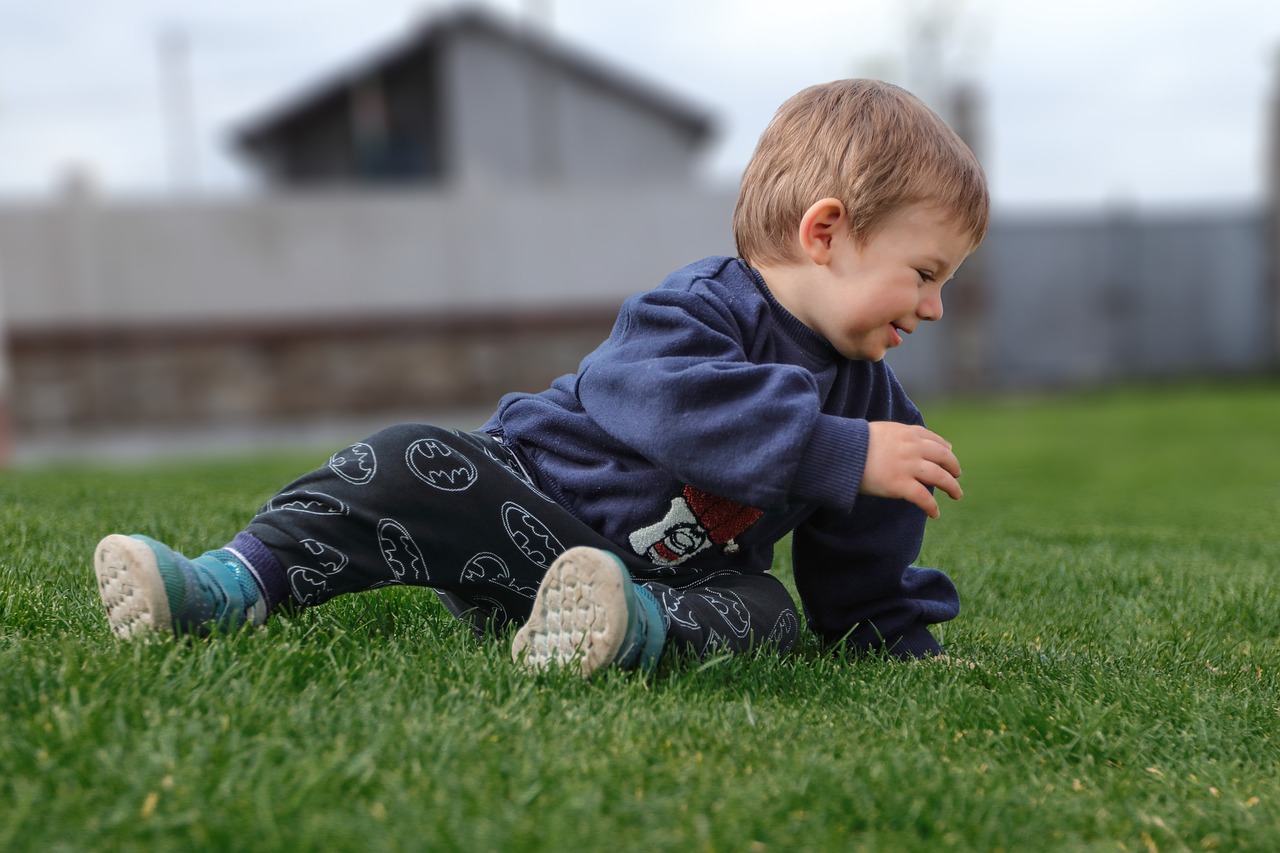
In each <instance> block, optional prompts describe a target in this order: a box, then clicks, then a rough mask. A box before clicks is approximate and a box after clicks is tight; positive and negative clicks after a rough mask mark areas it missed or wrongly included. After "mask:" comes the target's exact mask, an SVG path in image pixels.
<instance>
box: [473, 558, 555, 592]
mask: <svg viewBox="0 0 1280 853" xmlns="http://www.w3.org/2000/svg"><path fill="white" fill-rule="evenodd" d="M462 579H463V580H464V581H466V582H467V583H470V584H478V583H489V584H492V585H494V586H497V587H501V588H502V589H506V590H510V591H512V592H514V593H516V594H517V595H520V596H523V597H525V598H530V599H531V598H534V597H535V596H536V595H537V594H538V590H537V588H536V587H534V586H532V585H530V584H523V583H520V582H519V581H517V580H516V579H515V578H513V577H511V570H510V569H508V568H507V564H506V563H505V562H503V560H502V558H501V557H499V556H498V555H497V554H490V553H488V552H485V553H483V554H476V555H475V556H474V557H472V558H471V559H470V560H468V561H467V564H466V566H464V567H463V569H462Z"/></svg>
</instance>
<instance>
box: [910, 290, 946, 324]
mask: <svg viewBox="0 0 1280 853" xmlns="http://www.w3.org/2000/svg"><path fill="white" fill-rule="evenodd" d="M942 313H943V309H942V291H941V290H940V289H938V290H931V291H930V292H927V293H925V294H923V295H922V296H921V297H920V305H919V306H918V307H917V308H916V316H917V317H919V318H920V319H921V320H941V319H942Z"/></svg>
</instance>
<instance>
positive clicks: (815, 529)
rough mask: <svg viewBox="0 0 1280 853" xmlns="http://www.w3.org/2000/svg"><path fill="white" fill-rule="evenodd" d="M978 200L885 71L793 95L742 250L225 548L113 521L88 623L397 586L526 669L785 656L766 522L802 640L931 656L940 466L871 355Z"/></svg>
mask: <svg viewBox="0 0 1280 853" xmlns="http://www.w3.org/2000/svg"><path fill="white" fill-rule="evenodd" d="M988 204H989V203H988V195H987V189H986V181H985V178H984V176H983V173H982V169H981V167H980V166H979V164H978V163H977V161H976V159H975V158H974V156H973V154H972V153H971V152H970V151H969V149H968V148H967V147H966V146H965V145H964V143H963V142H962V141H961V140H960V139H959V137H958V136H956V134H955V133H954V132H952V131H951V129H950V128H948V127H947V126H946V125H945V124H944V123H943V122H942V121H941V120H940V119H939V118H938V117H937V116H936V115H935V114H934V113H933V112H931V111H930V110H929V109H928V108H927V107H926V106H925V105H924V104H923V103H921V102H920V101H919V100H917V99H916V98H914V97H913V96H911V95H910V94H908V93H907V92H905V91H903V90H901V89H899V88H898V87H896V86H892V85H889V84H886V83H881V82H878V81H871V80H844V81H838V82H835V83H830V84H827V85H822V86H815V87H812V88H809V89H806V90H805V91H803V92H800V93H799V94H797V95H795V96H794V97H792V98H791V99H790V100H788V101H787V102H786V103H785V104H783V106H782V107H781V108H780V109H779V111H778V113H777V115H776V116H775V117H774V119H773V121H772V122H771V123H770V124H769V126H768V128H767V129H766V130H765V132H764V134H763V136H762V137H761V140H760V143H759V145H758V147H757V149H756V152H755V154H754V155H753V157H752V160H751V162H750V164H749V165H748V167H747V169H746V172H745V174H744V176H743V179H742V186H741V191H740V195H739V198H738V203H737V207H736V209H735V212H734V217H733V224H734V232H735V238H736V240H737V249H738V255H739V256H738V257H737V258H728V257H712V258H706V259H704V260H701V261H698V262H696V263H693V264H691V265H689V266H687V267H685V268H683V269H681V270H677V271H676V272H675V273H672V274H671V275H670V276H669V277H668V278H667V279H666V281H664V282H663V283H662V284H661V285H660V286H659V287H657V288H655V289H654V290H651V291H649V292H646V293H642V294H639V295H637V296H633V297H632V298H630V299H629V300H627V302H626V303H625V304H624V305H623V307H622V309H621V312H620V314H619V316H618V320H617V323H616V325H615V326H614V329H613V331H612V333H611V334H610V336H609V337H608V339H607V340H606V341H605V342H604V343H603V344H601V346H600V347H599V348H598V349H597V350H595V352H593V353H591V354H590V355H588V356H587V357H586V358H585V359H584V360H583V362H582V364H581V366H580V367H579V369H578V371H577V373H574V374H569V375H566V376H562V377H560V378H559V379H557V380H555V382H553V383H552V384H551V387H550V388H548V389H547V390H546V391H543V392H542V393H539V394H524V393H520V394H509V395H507V396H506V397H504V398H503V399H502V400H501V401H500V403H499V404H498V408H497V411H496V413H495V414H494V415H493V416H492V417H491V418H490V419H489V420H488V422H487V423H485V424H484V426H483V427H481V429H480V430H478V431H476V432H474V433H466V432H460V431H454V430H446V429H440V428H435V427H431V426H425V425H419V424H402V425H399V426H394V427H391V428H389V429H385V430H382V431H381V432H378V433H376V434H375V435H373V436H371V437H370V438H368V439H366V440H365V441H363V442H360V443H357V444H354V445H351V446H350V447H347V448H345V449H343V450H341V451H339V452H338V453H336V454H334V455H333V457H331V458H330V459H329V461H328V463H327V464H326V465H324V466H323V467H322V468H320V469H319V470H317V471H315V472H313V473H311V474H308V475H306V476H304V477H302V478H300V479H299V480H297V481H295V482H294V483H292V484H290V485H288V486H286V487H285V489H284V490H283V491H281V492H280V493H279V494H278V495H276V496H275V497H274V498H272V499H271V500H270V501H269V502H268V503H267V504H266V505H265V506H264V507H262V509H261V510H260V511H259V512H258V514H257V515H256V516H255V517H254V518H253V520H252V521H251V522H250V523H249V525H248V526H247V527H246V528H245V529H244V530H243V531H242V532H241V533H239V534H238V535H237V536H236V537H235V538H234V539H233V540H232V541H231V542H230V543H228V544H227V545H226V546H225V547H223V548H221V549H218V550H215V551H210V552H207V553H205V554H203V555H202V556H200V557H196V558H194V559H188V558H186V557H184V556H182V555H180V554H178V553H176V552H174V551H172V550H171V549H169V548H168V547H167V546H165V545H163V544H162V543H160V542H156V541H155V540H152V539H149V538H146V537H143V536H121V535H112V536H108V537H107V538H106V539H104V540H103V541H102V542H101V543H100V544H99V546H98V549H97V552H96V555H95V569H96V572H97V577H98V584H99V589H100V591H101V594H102V600H103V603H104V605H105V606H106V610H107V617H108V621H109V622H110V624H111V626H112V628H113V629H114V631H115V632H116V633H117V634H118V635H120V636H121V637H126V638H127V637H134V636H138V635H140V634H144V633H147V632H153V631H160V632H169V631H178V632H183V631H192V632H197V633H203V632H207V631H209V630H211V629H215V628H216V629H219V630H228V629H231V628H234V627H236V626H237V625H240V624H242V623H251V624H255V625H257V624H261V623H262V622H264V621H265V620H266V619H267V618H268V617H269V616H270V614H271V613H272V612H273V611H274V610H276V609H277V608H279V607H280V606H282V605H285V604H291V605H293V606H301V607H309V606H314V605H318V604H320V603H322V602H324V601H327V600H328V599H330V598H332V597H334V596H336V595H340V594H342V593H348V592H358V591H361V590H368V589H374V588H377V587H382V586H386V585H388V584H412V585H418V586H427V587H432V588H434V589H435V590H436V591H437V592H438V593H439V594H440V596H441V598H442V600H443V601H444V602H445V604H446V606H448V607H449V609H450V610H451V612H453V613H454V615H456V616H459V617H460V618H464V619H467V620H469V621H470V622H471V623H472V624H473V625H474V626H477V628H484V627H488V628H490V629H501V628H503V627H504V626H506V625H509V624H510V625H520V626H521V627H520V628H519V630H518V632H517V633H516V635H515V639H514V643H513V648H512V654H513V656H514V657H515V659H516V660H517V661H518V662H523V663H524V664H526V665H531V666H535V667H539V666H547V665H549V664H553V663H565V662H575V663H576V664H577V665H580V666H581V668H582V671H583V673H584V675H589V674H591V673H592V672H594V671H596V670H598V669H600V668H602V667H609V666H617V667H621V668H624V669H645V670H647V669H650V668H652V667H653V666H654V664H655V663H656V661H657V660H658V657H659V656H660V655H661V653H662V652H663V650H664V649H669V648H683V649H688V650H692V651H693V652H694V653H696V654H703V655H705V654H708V653H711V652H713V651H716V650H722V649H727V650H731V651H741V650H745V649H748V648H751V647H754V646H757V645H762V644H766V645H772V646H776V647H777V648H778V649H780V650H785V649H787V648H789V647H790V646H791V644H792V643H793V642H794V640H795V638H796V634H797V631H798V629H799V619H798V617H797V614H796V611H795V608H794V604H793V602H792V600H791V597H790V595H789V594H788V593H787V591H786V589H785V588H784V587H783V585H782V584H781V582H779V581H778V580H777V579H776V578H774V577H773V576H772V575H770V574H769V569H770V566H771V563H772V559H773V547H774V545H775V543H777V542H778V541H779V540H780V539H782V538H783V537H784V536H785V535H787V534H788V533H790V534H792V554H793V567H794V573H795V583H796V588H797V590H798V592H799V594H800V598H801V602H802V604H803V606H804V613H805V616H806V619H807V623H808V625H809V626H810V628H811V629H812V630H813V631H815V632H816V633H817V634H818V635H819V637H820V638H821V639H822V640H823V641H825V642H828V643H836V642H840V641H846V642H848V643H849V644H851V645H852V646H853V647H854V648H856V649H859V650H872V651H883V652H887V653H889V654H892V655H896V656H900V657H919V656H924V655H930V654H938V653H941V651H942V650H941V647H940V646H939V644H938V642H937V640H936V639H935V638H934V637H933V635H932V634H931V633H930V632H929V630H928V627H927V626H929V625H930V624H934V623H937V622H942V621H946V620H948V619H952V618H954V617H955V616H956V614H957V613H958V611H959V600H958V597H957V594H956V590H955V587H954V586H953V585H952V583H951V581H950V580H949V579H948V578H947V577H946V576H945V575H944V574H943V573H941V572H940V571H937V570H935V569H923V568H916V567H914V566H912V565H911V563H912V562H913V561H914V560H915V559H916V557H917V556H918V555H919V551H920V545H921V541H922V537H923V533H924V524H925V518H926V516H930V517H937V515H938V504H937V502H936V500H935V498H934V496H933V490H934V489H935V488H936V489H939V490H941V491H942V492H944V493H945V494H947V495H948V496H950V497H951V498H953V499H959V498H960V497H961V489H960V485H959V483H958V482H957V478H958V477H959V476H960V465H959V462H958V461H957V459H956V457H955V455H954V454H953V453H952V450H951V445H950V444H949V443H948V442H947V441H946V440H945V439H943V438H942V437H940V436H938V435H936V434H935V433H933V432H930V431H929V430H927V429H926V428H925V427H924V426H923V421H922V418H921V416H920V413H919V411H918V410H917V409H916V407H915V406H914V405H913V404H912V403H911V401H910V400H909V399H908V398H907V395H906V394H905V393H904V391H903V389H902V388H901V386H900V385H899V384H898V381H897V380H896V379H895V377H894V375H893V372H892V371H891V370H890V369H889V367H888V366H887V365H886V364H885V363H884V361H883V358H884V356H885V354H886V353H887V352H888V350H890V349H892V348H893V347H896V346H898V345H899V344H901V343H902V342H903V340H904V338H905V336H907V335H909V334H911V333H912V332H914V331H915V329H916V328H917V326H918V325H919V324H920V323H922V322H924V321H931V320H938V319H940V318H941V317H942V310H943V309H942V299H941V288H942V285H943V284H944V282H946V281H947V280H948V279H949V278H950V277H951V276H952V275H954V273H955V271H956V269H957V267H959V266H960V263H961V261H963V260H964V259H965V257H967V256H968V255H969V253H970V252H972V251H973V249H974V248H975V247H976V246H977V245H978V244H979V243H980V242H981V240H982V238H983V236H984V234H985V232H986V227H987V215H988Z"/></svg>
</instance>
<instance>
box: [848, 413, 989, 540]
mask: <svg viewBox="0 0 1280 853" xmlns="http://www.w3.org/2000/svg"><path fill="white" fill-rule="evenodd" d="M868 426H869V428H870V439H869V441H868V444H867V464H866V467H865V468H864V469H863V471H862V485H861V487H860V488H859V489H858V491H859V492H860V493H861V494H864V495H875V496H877V497H882V498H902V499H903V500H907V501H910V502H911V503H913V504H915V505H916V506H918V507H920V508H921V509H922V510H924V511H925V512H926V513H927V514H928V515H929V517H930V518H937V517H938V515H939V514H940V513H939V510H938V502H937V501H936V500H934V497H933V495H932V494H930V492H929V489H928V488H927V487H928V486H933V487H934V488H936V489H941V490H942V491H944V492H946V493H947V494H948V495H950V496H951V499H952V500H957V501H958V500H960V498H962V497H964V491H963V490H962V489H961V488H960V484H959V483H958V482H957V481H956V478H957V477H959V476H960V460H959V459H957V458H956V455H955V454H954V453H952V452H951V442H949V441H947V440H946V439H945V438H943V437H942V436H940V435H938V434H937V433H935V432H930V431H929V430H927V429H925V428H924V427H922V426H909V425H907V424H900V423H894V422H893V421H871V422H870V423H869V424H868Z"/></svg>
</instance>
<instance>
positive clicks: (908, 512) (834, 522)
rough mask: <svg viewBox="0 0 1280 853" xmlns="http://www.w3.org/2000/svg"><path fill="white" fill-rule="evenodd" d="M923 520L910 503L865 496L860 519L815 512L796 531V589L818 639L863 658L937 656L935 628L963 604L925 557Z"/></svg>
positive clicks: (858, 512) (794, 552)
mask: <svg viewBox="0 0 1280 853" xmlns="http://www.w3.org/2000/svg"><path fill="white" fill-rule="evenodd" d="M925 518H926V516H925V514H924V512H923V511H922V510H921V509H919V508H918V507H916V506H914V505H913V504H910V503H908V502H907V501H902V500H891V499H887V498H876V497H869V496H865V495H864V496H863V497H862V498H861V499H860V500H859V501H858V509H857V512H854V513H832V512H818V513H815V514H814V515H813V516H812V517H810V519H809V520H808V521H806V522H805V523H804V524H802V525H800V526H799V527H798V528H796V530H795V532H794V534H793V537H792V563H793V568H794V571H795V582H796V590H797V592H799V594H800V600H801V601H802V602H803V604H804V609H805V616H806V618H807V619H808V622H809V626H810V627H811V628H812V629H813V631H814V633H816V634H818V636H820V637H821V638H822V639H823V641H824V642H827V643H836V642H840V641H841V640H847V642H849V643H850V644H851V645H852V646H853V647H855V648H857V649H859V650H864V651H884V652H887V653H889V654H891V655H894V656H896V657H902V658H911V657H923V656H925V655H930V654H938V653H940V652H941V651H942V647H941V645H939V643H938V641H937V640H936V639H935V638H934V636H933V634H932V633H930V631H929V630H928V627H927V626H929V625H933V624H936V623H939V622H946V621H948V620H951V619H954V618H955V617H956V616H957V615H959V613H960V597H959V594H958V593H957V592H956V588H955V585H954V584H952V582H951V579H950V578H948V577H947V576H946V575H945V574H943V573H942V572H940V571H938V570H937V569H924V568H918V567H915V566H913V565H911V564H912V563H913V562H914V561H915V560H916V558H917V557H919V555H920V545H921V543H922V541H923V537H924V525H925Z"/></svg>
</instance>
